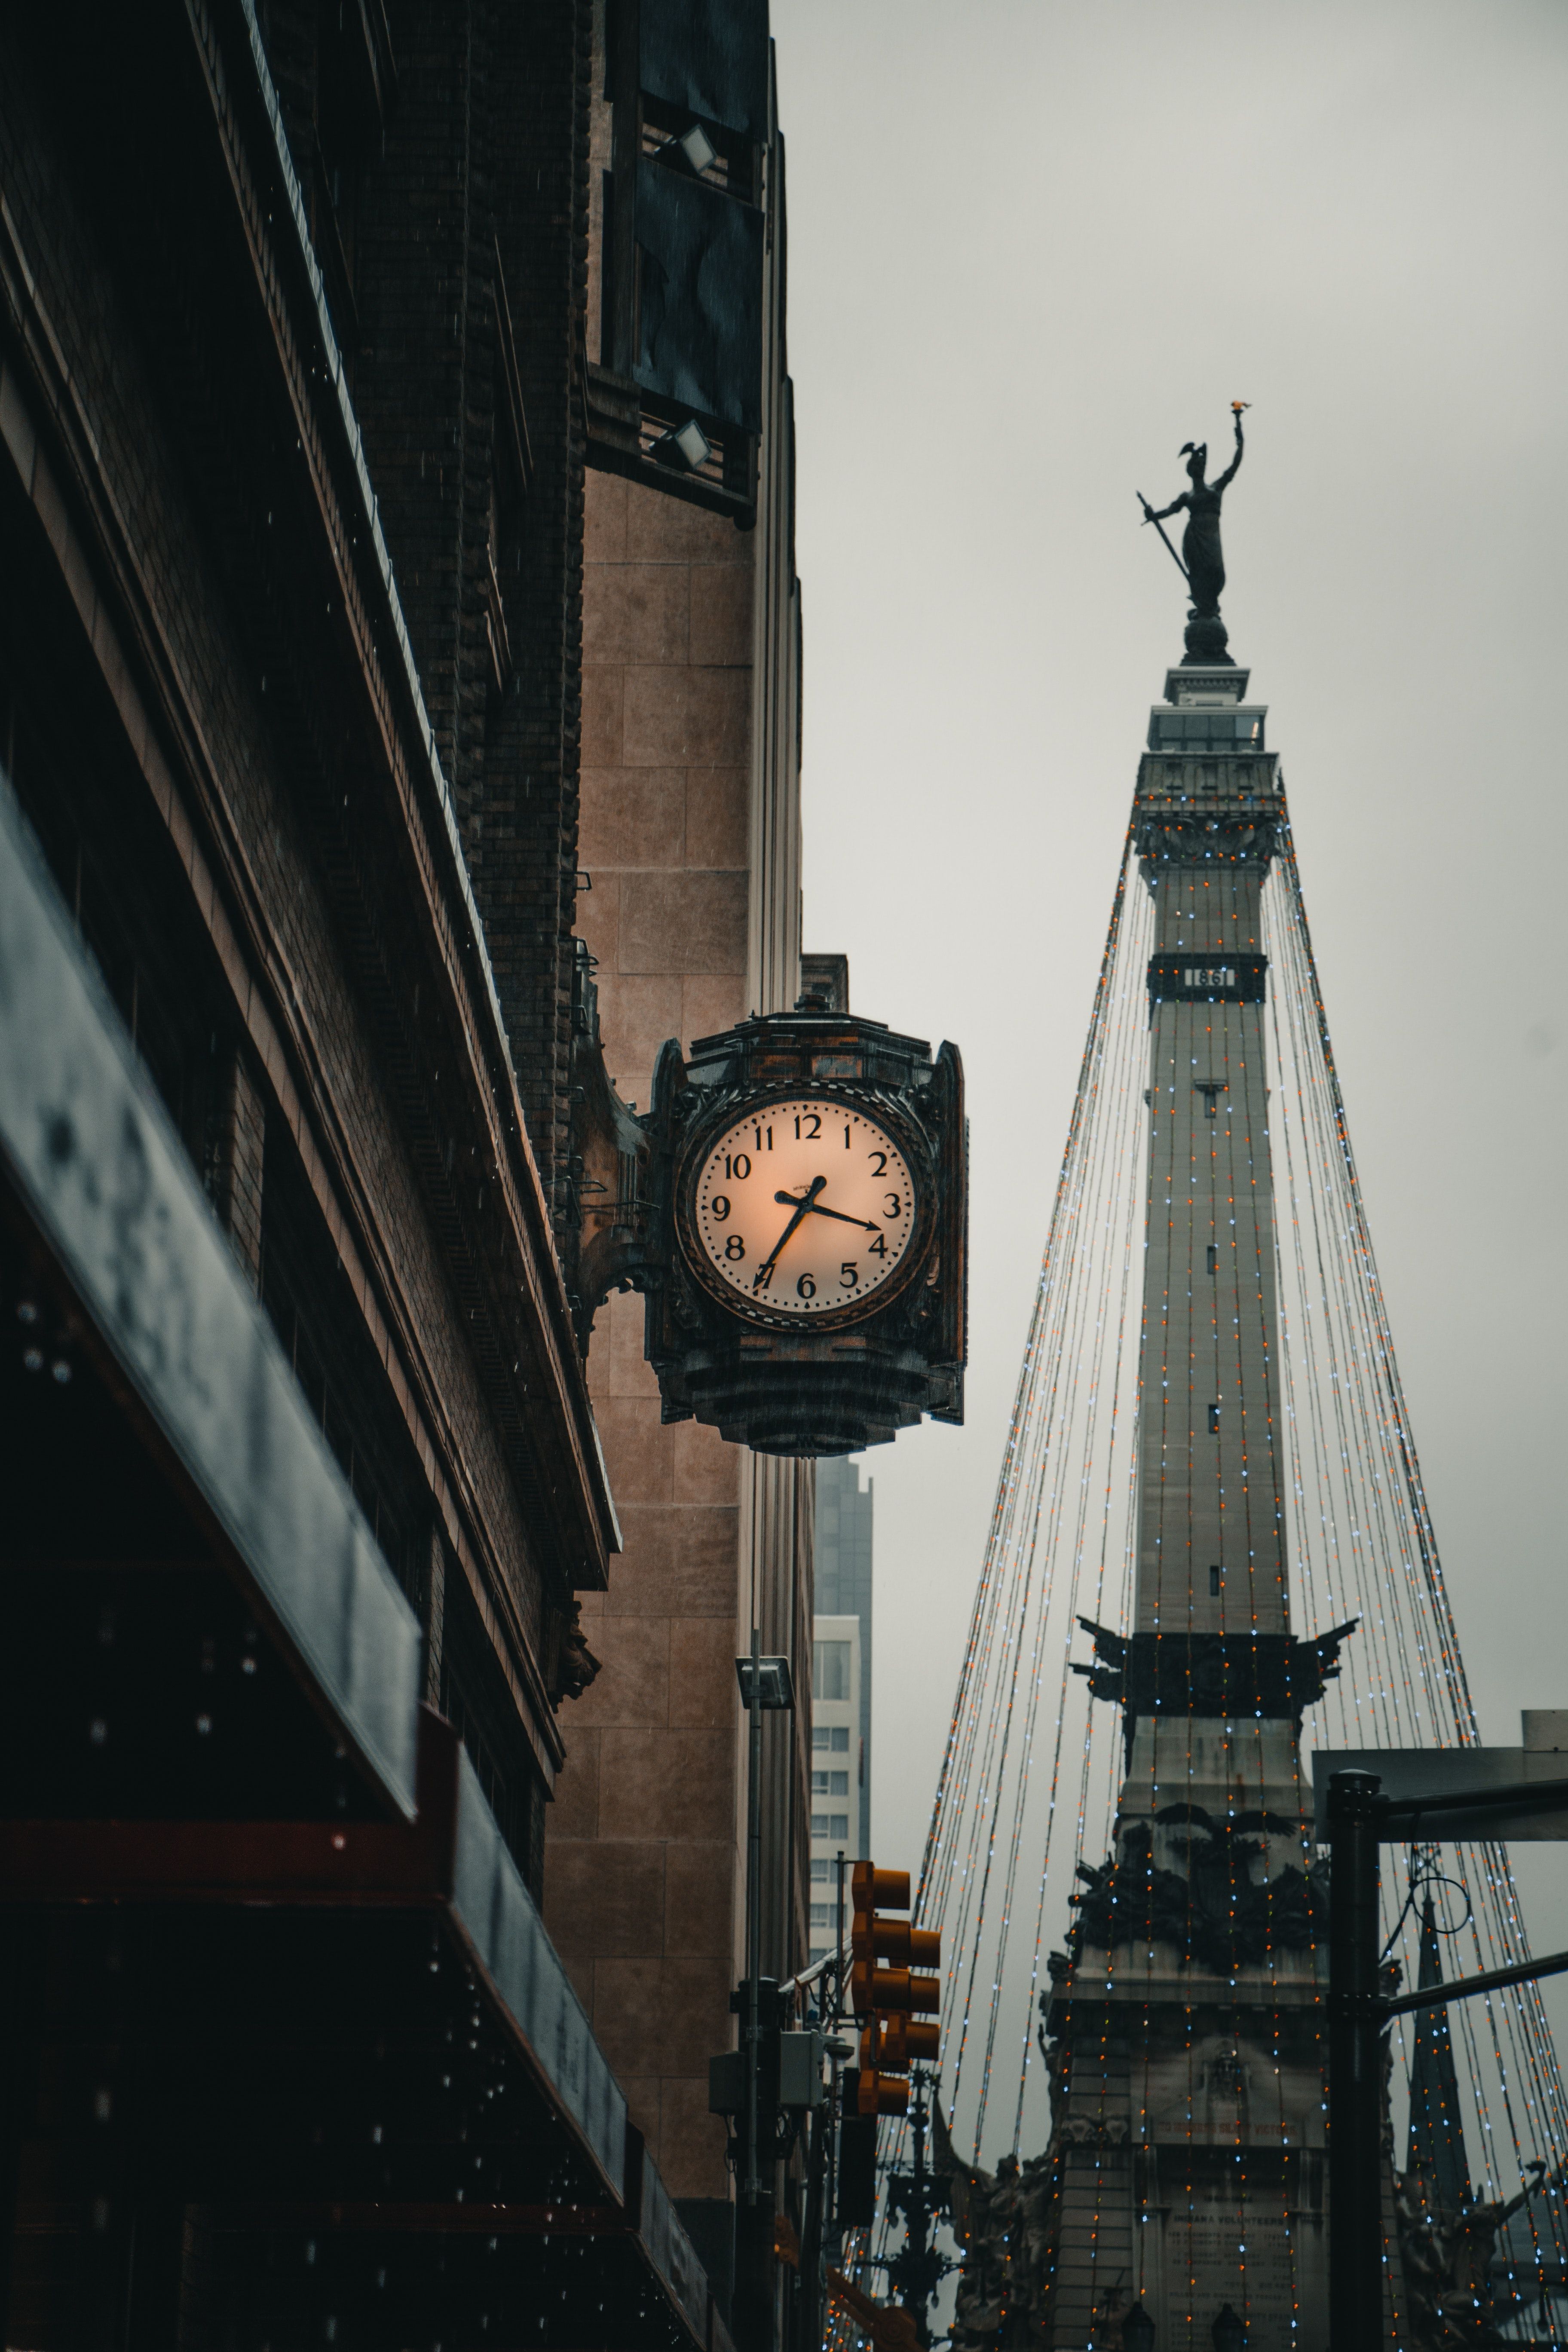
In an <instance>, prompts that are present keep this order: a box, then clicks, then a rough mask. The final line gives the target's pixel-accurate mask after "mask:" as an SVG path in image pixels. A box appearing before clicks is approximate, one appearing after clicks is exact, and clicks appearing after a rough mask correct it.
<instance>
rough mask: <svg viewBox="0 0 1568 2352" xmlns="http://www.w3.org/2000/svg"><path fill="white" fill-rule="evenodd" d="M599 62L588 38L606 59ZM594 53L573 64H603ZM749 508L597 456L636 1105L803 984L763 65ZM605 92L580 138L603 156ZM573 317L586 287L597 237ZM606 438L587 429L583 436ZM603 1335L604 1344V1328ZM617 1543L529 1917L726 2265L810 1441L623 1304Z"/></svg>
mask: <svg viewBox="0 0 1568 2352" xmlns="http://www.w3.org/2000/svg"><path fill="white" fill-rule="evenodd" d="M596 63H597V58H596ZM608 79H609V78H608V76H607V75H603V74H601V73H600V72H599V71H595V90H596V91H597V90H598V89H601V88H602V87H605V85H606V84H607V81H608ZM768 104H769V113H768V119H767V136H766V140H765V142H764V144H763V156H762V164H761V194H762V199H763V209H764V212H765V216H766V219H767V222H768V228H769V242H768V247H767V252H766V259H765V264H764V278H763V348H762V369H763V373H762V384H763V408H762V431H761V434H760V436H758V445H759V446H758V455H757V469H758V473H757V478H758V496H757V499H756V504H755V509H754V515H753V514H752V513H748V514H746V515H744V516H743V517H742V518H741V519H740V520H743V521H744V523H745V524H746V525H748V526H749V527H747V528H743V529H742V528H737V518H736V517H735V516H734V515H732V514H728V513H725V512H724V511H722V510H720V511H712V510H705V509H702V508H700V507H698V506H695V505H692V504H689V503H687V502H685V501H683V500H679V499H674V498H671V497H670V496H669V495H668V494H667V492H666V491H665V490H664V489H663V488H660V487H658V485H657V484H656V483H655V482H652V481H650V480H648V479H647V478H635V477H632V478H628V477H627V476H626V475H623V474H621V473H618V472H610V471H606V470H604V468H603V467H602V466H601V465H600V464H597V463H592V464H591V465H590V470H589V472H588V476H587V484H586V529H585V534H584V602H583V720H584V725H583V766H582V776H581V812H580V820H579V823H580V834H579V855H580V858H581V862H582V865H583V867H584V872H585V874H586V876H587V877H589V878H590V879H591V882H592V887H591V889H590V890H589V891H588V892H586V893H585V894H584V897H583V898H582V900H581V902H580V907H579V913H578V923H579V929H580V931H581V934H582V936H583V937H584V939H585V940H586V941H587V943H588V946H589V948H590V950H592V952H593V954H594V955H595V958H596V960H597V968H596V971H595V984H596V987H597V991H598V1004H599V1017H600V1022H601V1026H602V1031H603V1035H604V1041H605V1056H606V1060H607V1063H608V1066H609V1069H610V1072H611V1074H612V1076H613V1077H614V1079H615V1082H616V1087H617V1088H618V1090H619V1092H620V1094H621V1095H622V1097H625V1098H627V1099H630V1100H633V1101H637V1102H640V1103H643V1104H645V1105H646V1104H647V1100H648V1098H649V1095H650V1091H651V1087H652V1075H653V1066H654V1062H655V1059H656V1057H657V1055H658V1049H659V1047H660V1045H662V1044H663V1042H664V1040H665V1039H666V1038H667V1037H679V1038H680V1039H681V1040H682V1041H683V1042H685V1043H689V1041H690V1040H692V1039H693V1038H697V1037H700V1036H705V1035H711V1034H714V1033H715V1032H716V1031H719V1030H721V1029H725V1028H727V1027H729V1025H730V1024H731V1023H733V1022H736V1021H739V1020H742V1019H743V1018H744V1017H745V1016H746V1015H747V1014H748V1013H753V1012H761V1013H769V1012H775V1011H780V1010H787V1009H789V1008H790V1007H792V1006H793V1005H794V1004H795V1001H796V998H797V996H798V995H799V992H800V985H801V975H800V963H801V939H800V903H801V901H800V724H799V698H800V677H801V672H800V635H801V604H800V586H799V583H798V581H797V579H796V577H795V530H794V522H795V473H794V465H795V448H794V420H793V411H792V401H793V387H792V385H791V383H790V379H789V375H788V372H787V364H786V356H787V355H786V351H785V343H784V293H785V285H784V142H783V139H782V137H781V135H780V133H779V130H778V124H777V110H776V95H775V93H774V91H773V87H772V82H771V78H770V86H769V92H768ZM609 111H610V110H609V109H607V108H606V107H605V105H604V104H603V102H602V101H601V100H596V101H595V152H597V153H598V154H600V155H604V156H606V157H607V156H608V155H609V154H611V153H612V152H614V135H613V126H611V125H610V124H608V123H606V121H605V116H606V115H607V114H608V113H609ZM589 309H590V316H591V318H592V317H597V316H599V315H600V314H601V312H602V309H603V295H602V273H601V270H600V267H599V255H598V251H597V249H595V252H594V254H593V257H592V263H591V268H590V279H589ZM600 455H601V453H600V452H599V451H597V450H596V449H595V447H594V445H593V444H592V443H591V444H590V456H591V458H596V457H599V456H600ZM606 1339H607V1340H608V1343H609V1344H608V1345H607V1346H606V1345H605V1340H606ZM588 1377H589V1384H590V1388H591V1391H592V1393H593V1397H594V1403H595V1413H596V1415H597V1418H598V1423H599V1428H600V1432H601V1433H602V1435H603V1438H604V1442H605V1461H606V1463H607V1465H608V1466H609V1471H610V1477H611V1482H612V1485H613V1486H614V1489H615V1493H616V1504H617V1508H618V1510H619V1512H620V1516H621V1522H622V1526H623V1529H624V1539H625V1549H624V1551H623V1553H622V1555H621V1556H620V1557H619V1558H618V1559H616V1560H615V1561H614V1562H613V1563H612V1567H611V1571H610V1576H609V1580H608V1584H607V1586H606V1589H605V1591H604V1592H602V1593H595V1594H592V1595H589V1596H585V1597H584V1604H583V1607H584V1623H585V1626H586V1629H587V1632H588V1635H589V1639H590V1642H591V1643H592V1646H593V1648H594V1650H595V1654H597V1655H598V1656H599V1657H600V1658H601V1659H602V1660H603V1662H604V1672H603V1674H602V1675H601V1676H600V1678H599V1680H598V1681H597V1682H596V1683H595V1685H594V1687H593V1689H592V1690H591V1691H589V1692H588V1693H587V1694H585V1696H584V1699H583V1700H582V1702H581V1703H580V1705H579V1706H578V1708H577V1709H576V1712H575V1717H574V1738H573V1741H572V1748H571V1753H570V1755H569V1758H568V1759H567V1764H566V1767H565V1769H564V1770H563V1774H562V1777H561V1780H560V1783H559V1785H558V1788H557V1792H556V1802H555V1804H554V1805H553V1807H552V1810H551V1813H550V1816H549V1822H548V1835H549V1843H548V1846H547V1850H546V1851H547V1867H546V1894H545V1902H546V1916H547V1918H548V1919H549V1922H550V1925H551V1929H552V1934H553V1935H554V1937H555V1939H556V1942H557V1944H558V1945H559V1947H560V1949H561V1951H562V1952H563V1956H564V1957H565V1958H566V1959H567V1962H568V1965H569V1966H570V1968H571V1969H572V1971H573V1975H574V1980H575V1982H576V1984H577V1986H578V1990H579V1991H580V1993H581V1995H582V1997H583V2000H584V2005H585V2006H586V2008H587V2009H588V2011H589V2014H590V2016H591V2017H592V2018H593V2020H594V2025H595V2032H597V2033H598V2034H599V2035H600V2037H601V2038H602V2040H603V2041H604V2043H605V2049H606V2050H607V2051H608V2052H609V2053H611V2055H612V2058H613V2061H614V2063H616V2068H617V2071H618V2072H619V2073H620V2075H621V2078H622V2080H623V2081H624V2082H625V2083H626V2086H627V2091H628V2096H629V2098H630V2101H631V2107H632V2112H633V2114H634V2116H636V2119H637V2123H638V2124H639V2126H641V2128H642V2129H643V2130H644V2131H645V2132H646V2133H647V2137H648V2143H649V2146H650V2147H652V2148H653V2149H654V2150H655V2151H656V2153H657V2155H658V2163H659V2166H660V2168H661V2170H662V2171H663V2173H664V2175H665V2178H666V2179H667V2180H668V2183H669V2186H670V2189H671V2192H672V2194H674V2195H675V2196H677V2197H678V2198H679V2199H680V2200H681V2203H682V2211H683V2212H684V2213H685V2214H686V2216H687V2219H688V2221H689V2223H690V2225H691V2227H692V2228H693V2230H694V2231H695V2232H696V2233H697V2234H698V2236H699V2241H700V2243H701V2244H702V2245H703V2246H704V2248H705V2249H706V2250H708V2251H709V2252H710V2255H711V2257H712V2259H713V2260H714V2262H715V2263H716V2264H717V2263H720V2262H721V2260H722V2259H723V2257H722V2254H721V2247H722V2246H723V2244H724V2243H725V2242H726V2237H727V2221H728V2211H729V2206H728V2197H729V2187H728V2181H727V2177H726V2168H725V2134H724V2126H723V2124H722V2122H721V2120H720V2119H718V2118H717V2117H714V2116H710V2114H709V2112H708V2060H709V2058H710V2055H712V2054H713V2053H715V2052H717V2051H721V2050H724V2049H728V2048H730V2047H731V2046H732V2044H733V2041H734V2036H735V2030H736V2029H735V2023H734V2021H733V2019H732V2018H731V2014H730V1988H731V1983H732V1982H733V1981H734V1979H735V1978H736V1977H737V1976H738V1975H739V1974H740V1973H741V1972H742V1967H743V1961H744V1860H745V1855H744V1843H745V1817H744V1803H745V1758H744V1743H743V1733H742V1727H741V1725H740V1723H739V1721H738V1718H737V1714H736V1706H735V1693H736V1681H735V1669H734V1659H735V1656H736V1654H738V1653H739V1652H741V1651H743V1650H746V1649H747V1648H749V1646H750V1629H751V1627H752V1624H753V1623H755V1624H756V1625H757V1626H758V1627H759V1629H760V1631H761V1634H762V1640H763V1648H764V1650H767V1651H771V1652H777V1653H782V1654H784V1655H787V1656H789V1657H790V1658H792V1659H793V1660H795V1662H796V1666H797V1673H796V1680H797V1685H798V1687H799V1689H800V1691H801V1695H802V1699H803V1705H802V1706H801V1709H800V1711H799V1714H798V1715H797V1717H794V1718H788V1717H771V1718H770V1719H769V1721H768V1723H767V1726H766V1733H765V1748H764V1759H763V1770H764V1790H763V1801H764V1808H765V1837H766V1848H767V1851H768V1853H769V1855H770V1862H769V1864H768V1867H767V1869H766V1870H765V1873H764V1878H763V1972H764V1973H765V1974H767V1975H769V1976H773V1977H775V1978H777V1979H781V1980H782V1979H784V1978H786V1977H788V1976H789V1975H790V1974H791V1973H792V1972H793V1971H794V1970H795V1969H797V1968H799V1967H802V1966H804V1965H805V1958H806V1948H807V1937H806V1900H807V1896H806V1887H807V1883H808V1882H807V1853H806V1841H807V1834H808V1821H807V1816H808V1811H809V1806H808V1803H807V1796H806V1780H805V1774H806V1770H807V1769H808V1753H809V1739H810V1726H809V1708H808V1706H806V1705H805V1693H806V1691H807V1689H808V1688H809V1679H810V1678H809V1673H808V1671H807V1670H806V1669H807V1664H808V1661H809V1659H810V1655H811V1647H810V1644H811V1559H812V1504H813V1498H814V1494H815V1485H814V1479H813V1474H812V1465H810V1464H809V1463H796V1462H789V1461H779V1460H774V1459H770V1458H767V1457H764V1456H763V1455H760V1454H748V1453H746V1452H744V1451H743V1450H742V1449H739V1448H737V1447H735V1446H732V1445H727V1444H724V1443H723V1441H722V1440H721V1438H720V1436H719V1435H718V1433H717V1432H716V1431H714V1430H712V1429H710V1428H705V1427H702V1426H700V1424H698V1423H693V1422H685V1423H676V1424H674V1425H673V1426H665V1425H663V1424H662V1423H661V1421H660V1413H659V1396H658V1384H657V1382H656V1381H655V1380H654V1377H653V1373H652V1371H651V1370H650V1369H649V1367H648V1365H647V1363H646V1361H645V1360H644V1358H643V1346H642V1302H641V1301H640V1299H637V1298H636V1297H632V1296H630V1295H623V1296H620V1297H614V1298H612V1299H611V1300H610V1302H609V1304H608V1307H606V1308H605V1310H604V1311H603V1312H602V1314H601V1317H600V1320H599V1326H598V1331H597V1333H596V1336H595V1343H594V1346H593V1348H592V1349H591V1351H590V1354H589V1359H588Z"/></svg>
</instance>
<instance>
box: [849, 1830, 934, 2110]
mask: <svg viewBox="0 0 1568 2352" xmlns="http://www.w3.org/2000/svg"><path fill="white" fill-rule="evenodd" d="M850 1894H851V1897H852V1899H853V1902H854V1906H855V1908H854V1916H853V1919H852V1922H851V1926H850V1947H849V1948H850V1953H851V1965H850V1970H849V2006H850V2008H851V2010H852V2011H853V2012H854V2014H855V2015H856V2016H857V2017H858V2018H862V2019H865V2020H867V2021H868V2023H867V2025H866V2028H865V2031H864V2032H863V2033H862V2034H861V2037H860V2083H859V2097H858V2104H859V2110H860V2113H861V2114H862V2115H863V2116H901V2115H902V2114H903V2113H904V2111H905V2108H906V2107H907V2105H908V2104H909V2080H908V2074H909V2069H910V2065H911V2064H913V2063H916V2062H917V2061H919V2060H922V2059H923V2060H926V2061H931V2060H934V2059H935V2058H936V2057H937V2055H938V2053H939V2051H940V2049H941V2037H940V2033H939V2030H938V2028H937V2027H936V2026H935V2025H934V2024H929V2023H926V2022H923V2021H924V2020H925V2019H927V2018H932V2017H935V2016H937V2015H939V2014H940V2012H941V2010H942V1980H941V1979H940V1977H938V1976H937V1975H936V1974H934V1973H927V1971H933V1972H934V1971H935V1970H936V1969H940V1968H941V1966H942V1937H940V1936H939V1935H936V1934H934V1933H932V1931H931V1929H929V1928H926V1927H911V1925H910V1921H909V1920H908V1919H907V1918H905V1919H898V1918H889V1917H888V1916H885V1915H886V1914H887V1913H889V1912H893V1911H907V1910H908V1909H909V1906H910V1874H909V1872H908V1871H907V1870H879V1869H878V1868H877V1866H876V1864H875V1863H870V1862H858V1863H857V1864H856V1865H855V1871H854V1875H853V1877H852V1878H851V1880H850Z"/></svg>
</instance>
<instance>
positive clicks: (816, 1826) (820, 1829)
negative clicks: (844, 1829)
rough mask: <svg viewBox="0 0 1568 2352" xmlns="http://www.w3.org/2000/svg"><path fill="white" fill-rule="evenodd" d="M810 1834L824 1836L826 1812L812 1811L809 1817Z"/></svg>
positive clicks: (826, 1832)
mask: <svg viewBox="0 0 1568 2352" xmlns="http://www.w3.org/2000/svg"><path fill="white" fill-rule="evenodd" d="M811 1834H812V1836H813V1837H826V1835H827V1834H828V1830H827V1815H826V1813H813V1815H812V1817H811Z"/></svg>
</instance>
